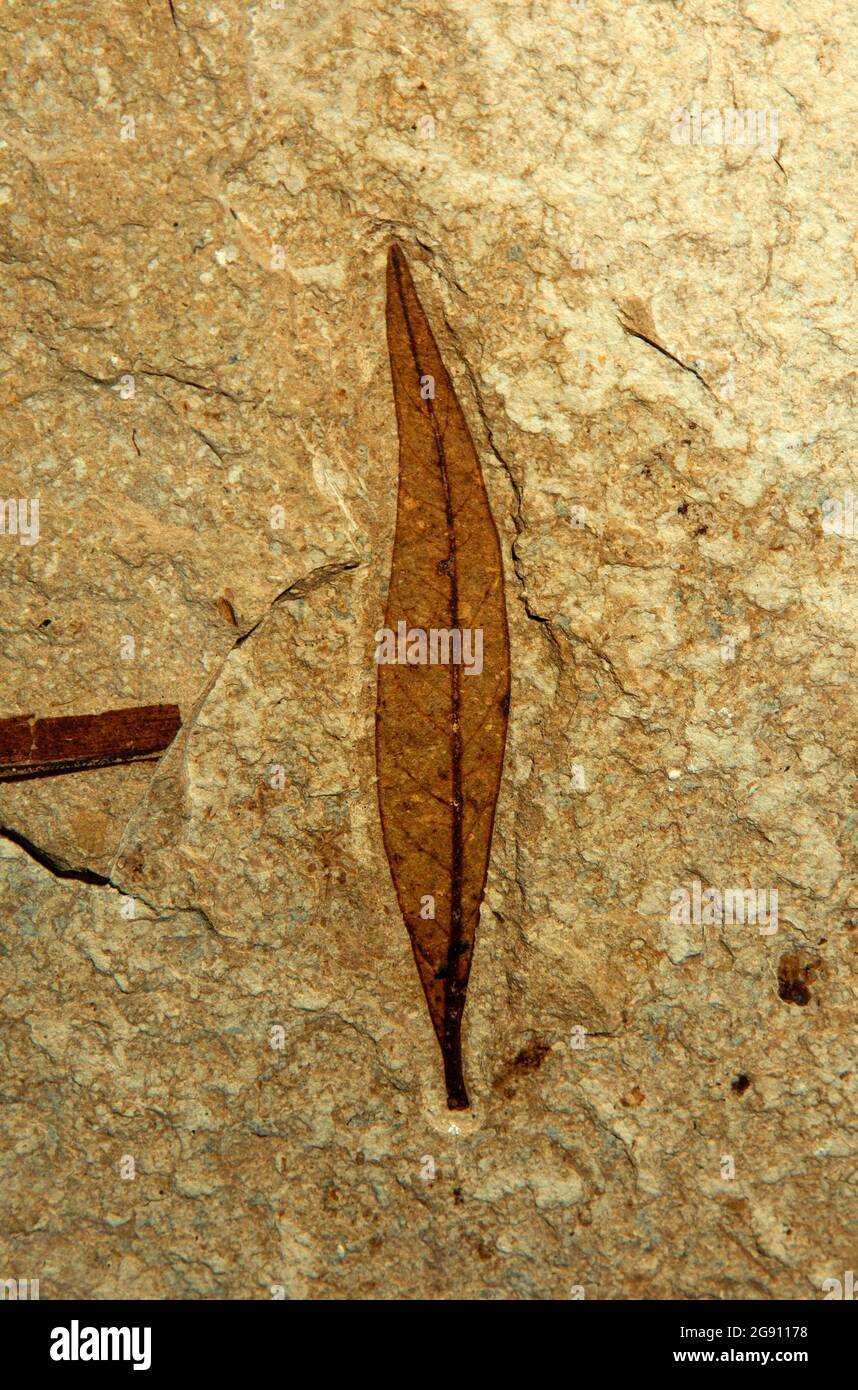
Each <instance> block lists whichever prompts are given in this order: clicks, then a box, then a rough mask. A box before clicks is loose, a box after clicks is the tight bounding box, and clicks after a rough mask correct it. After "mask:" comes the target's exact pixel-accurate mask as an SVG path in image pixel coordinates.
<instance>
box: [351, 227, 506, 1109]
mask: <svg viewBox="0 0 858 1390" xmlns="http://www.w3.org/2000/svg"><path fill="white" fill-rule="evenodd" d="M387 341H388V348H389V352H390V370H391V376H392V380H393V396H394V402H395V405H396V421H397V426H398V431H399V492H398V500H397V514H396V533H395V538H394V543H393V560H392V565H391V573H390V586H389V590H388V596H387V608H386V617H385V627H384V629H382V630H381V631H380V632H378V633H376V643H377V650H376V660H377V661H378V662H379V669H378V699H377V706H376V764H377V771H378V800H379V809H380V813H381V824H382V832H383V836H384V846H385V850H386V852H387V858H388V861H389V863H390V870H391V874H392V876H393V882H394V886H395V888H396V895H397V898H398V900H399V906H400V908H401V910H402V915H403V918H404V919H405V924H406V926H407V928H408V932H409V936H410V938H411V945H412V949H413V951H414V958H415V961H416V963H417V969H418V972H419V975H420V980H421V983H422V985H423V990H424V993H425V995H426V1001H427V1003H428V1006H429V1013H430V1015H431V1018H432V1023H433V1025H434V1028H435V1032H436V1035H437V1038H438V1042H439V1043H440V1046H441V1052H442V1055H443V1058H444V1074H445V1081H446V1087H447V1104H448V1106H449V1108H450V1109H451V1110H461V1109H465V1108H466V1107H467V1106H468V1104H469V1101H468V1096H467V1091H466V1089H465V1082H464V1076H463V1072H462V1042H461V1036H462V1015H463V1012H464V1008H465V995H466V990H467V985H468V976H469V974H470V969H471V960H472V956H473V950H474V940H475V936H476V930H477V923H478V920H479V914H480V903H481V901H482V896H483V890H484V888H485V882H486V874H487V872H488V863H489V852H490V848H491V839H492V827H493V823H494V815H495V805H496V802H497V796H498V789H499V786H500V779H501V770H502V767H503V756H504V745H505V742H506V729H507V719H508V712H509V637H508V632H507V619H506V606H505V602H504V579H503V566H502V563H501V551H500V543H499V541H498V534H497V529H496V527H495V524H494V520H493V518H492V514H491V510H490V508H489V501H488V496H487V494H486V488H485V483H484V482H483V476H482V472H481V470H480V464H479V459H478V457H477V453H476V450H475V448H474V445H473V442H472V440H471V436H470V433H469V431H468V426H467V423H466V421H465V416H464V414H463V412H462V408H461V406H460V404H459V401H458V400H457V398H456V394H455V391H454V389H453V384H452V382H451V380H450V377H449V375H448V373H447V370H446V368H445V366H444V363H443V361H442V360H441V355H440V353H439V351H438V346H437V344H436V342H435V339H434V337H433V334H432V330H431V328H430V326H429V322H428V320H427V318H426V315H425V313H424V311H423V307H422V305H421V304H420V301H419V299H418V297H417V292H416V290H415V288H414V282H413V280H412V278H411V273H410V271H409V269H408V265H407V263H406V260H405V256H404V255H403V253H402V251H401V250H400V249H399V247H398V246H395V245H394V246H392V247H391V249H390V253H389V256H388V263H387Z"/></svg>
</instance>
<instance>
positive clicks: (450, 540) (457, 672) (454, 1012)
mask: <svg viewBox="0 0 858 1390" xmlns="http://www.w3.org/2000/svg"><path fill="white" fill-rule="evenodd" d="M391 260H392V262H393V269H394V273H395V275H396V283H397V285H398V287H399V296H400V299H401V301H402V304H403V306H405V304H406V300H405V286H404V283H403V275H402V270H403V258H402V256H401V254H400V252H399V248H398V247H393V249H392V251H391ZM403 316H404V319H405V328H406V331H407V333H408V342H409V346H410V348H411V354H412V356H413V358H414V365H415V369H416V372H417V379H418V381H420V380H422V379H423V377H424V376H425V375H426V373H425V372H424V370H423V368H424V364H423V363H422V362H421V360H420V350H419V348H418V346H417V342H416V340H415V337H414V328H413V325H412V323H411V318H410V316H409V313H408V309H407V307H404V308H403ZM426 406H427V409H428V411H429V419H430V420H431V422H432V433H433V435H434V438H435V448H436V450H437V454H438V467H439V469H440V471H441V484H442V487H443V489H444V520H445V522H446V526H447V561H446V565H447V569H446V573H447V578H448V579H449V581H450V604H449V622H450V627H451V628H458V627H459V574H458V569H457V563H458V557H457V553H456V530H455V525H454V518H453V502H452V498H451V496H450V478H449V475H448V473H447V459H446V456H445V454H444V435H443V433H442V431H441V429H440V428H439V423H438V416H437V413H436V411H435V401H434V399H433V397H431V396H430V397H428V398H427V401H426ZM449 669H450V755H451V762H452V770H453V794H452V797H451V801H452V810H453V820H452V826H451V844H450V944H449V948H448V953H447V968H446V972H445V975H444V1029H443V1036H442V1038H441V1052H442V1055H443V1058H444V1082H445V1084H446V1087H447V1104H448V1107H449V1109H451V1110H467V1109H468V1106H469V1104H470V1102H469V1100H468V1092H467V1089H466V1087H465V1077H464V1073H463V1071H462V1015H463V1014H464V1012H465V988H466V987H467V976H466V977H465V981H464V986H463V984H462V982H461V981H460V978H459V968H458V967H459V960H460V957H461V955H462V954H463V951H462V725H461V717H460V716H461V707H460V706H461V687H460V681H461V668H460V667H459V666H456V665H455V663H453V662H451V663H450V668H449Z"/></svg>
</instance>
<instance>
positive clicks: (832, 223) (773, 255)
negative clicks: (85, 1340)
mask: <svg viewBox="0 0 858 1390" xmlns="http://www.w3.org/2000/svg"><path fill="white" fill-rule="evenodd" d="M0 22H2V30H3V40H4V51H5V53H6V62H5V67H6V72H5V80H4V87H3V97H2V101H3V112H2V121H0V126H2V132H3V138H2V141H0V200H2V213H3V225H2V229H0V235H2V250H0V262H2V299H0V316H2V318H0V324H1V325H2V337H0V343H2V352H0V368H2V370H0V392H2V396H0V399H2V403H3V411H2V414H0V431H2V449H0V458H2V461H3V464H2V480H3V481H2V488H0V492H2V496H3V498H11V497H16V498H17V497H22V498H34V497H37V498H39V499H40V508H41V516H40V539H39V541H38V543H37V544H35V545H32V546H25V545H23V544H21V543H20V540H19V539H18V538H17V537H16V536H14V535H8V534H6V535H3V536H0V562H2V569H3V592H4V595H5V603H4V613H3V622H2V628H3V641H2V650H0V683H2V684H1V685H0V688H2V700H3V710H2V712H3V713H5V714H18V713H28V712H34V713H38V714H42V715H47V714H60V713H84V712H88V711H92V710H95V709H105V708H112V707H115V706H117V705H121V704H134V703H146V702H156V701H161V700H163V701H176V702H177V703H179V704H180V705H181V708H182V711H183V715H184V718H185V728H184V730H183V733H182V734H181V735H180V737H179V739H178V741H177V742H176V744H174V746H173V747H172V748H171V749H170V750H169V752H168V753H167V754H166V756H165V757H164V759H163V760H162V763H161V764H160V765H159V766H158V767H157V770H156V769H155V768H153V766H151V765H139V766H136V767H133V768H111V769H106V770H104V771H102V772H93V773H84V774H77V775H73V776H67V777H62V778H57V779H52V780H46V781H41V782H36V783H26V784H21V785H17V786H3V787H2V788H0V823H2V825H3V826H5V827H6V828H7V830H10V831H12V832H14V833H15V834H16V835H18V836H23V837H25V839H26V840H28V841H29V842H31V843H32V844H33V845H34V846H37V847H38V849H39V851H40V852H41V853H42V854H43V855H44V856H47V858H48V859H49V860H50V861H51V862H53V863H54V865H55V866H56V868H57V870H58V871H65V872H67V871H68V870H69V869H72V870H73V869H79V868H89V869H94V870H96V871H97V872H99V873H102V874H104V875H106V876H108V877H109V878H110V880H111V882H112V884H113V885H114V886H112V887H111V886H103V887H101V886H92V885H90V884H86V883H83V882H80V881H76V880H74V879H73V878H71V879H70V878H63V877H61V876H59V874H58V873H54V872H52V871H51V870H50V869H49V868H46V867H43V866H42V865H41V864H39V863H37V862H34V859H33V858H32V857H31V855H29V854H28V853H27V852H26V851H25V850H23V849H21V848H19V847H18V846H17V845H16V844H14V843H11V842H10V841H9V840H8V839H5V840H3V841H2V842H0V851H1V852H2V858H3V870H4V872H3V875H2V887H0V891H2V897H3V912H2V937H0V941H2V975H0V979H2V992H3V1016H4V1025H3V1033H2V1045H3V1054H2V1056H3V1062H2V1092H3V1101H4V1104H3V1109H2V1116H3V1120H2V1127H3V1135H2V1141H3V1142H2V1157H0V1190H2V1194H3V1197H2V1203H0V1275H2V1277H4V1278H5V1277H19V1278H27V1277H30V1278H36V1277H38V1278H40V1279H41V1288H42V1296H43V1297H72V1296H81V1297H86V1298H101V1297H114V1296H118V1297H122V1298H140V1297H166V1298H206V1297H227V1298H268V1297H270V1296H271V1290H272V1286H274V1287H275V1294H276V1291H277V1289H278V1288H279V1289H280V1290H283V1291H285V1295H286V1296H287V1297H292V1298H342V1297H385V1298H396V1297H408V1298H414V1297H429V1298H446V1297H451V1296H464V1297H476V1298H534V1297H547V1298H565V1297H569V1296H570V1290H572V1289H573V1288H574V1287H581V1288H583V1289H584V1290H585V1293H586V1296H587V1297H588V1298H613V1299H617V1298H624V1297H631V1298H642V1297H649V1298H653V1297H654V1298H668V1297H683V1298H738V1297H751V1298H768V1297H773V1296H785V1297H798V1298H816V1297H819V1296H820V1285H821V1283H822V1281H823V1280H824V1279H826V1278H829V1277H840V1276H842V1273H843V1271H844V1270H846V1269H849V1268H854V1267H855V1266H856V1260H858V1222H856V1216H855V1198H856V1183H858V1159H856V1139H858V1127H856V1119H855V1101H856V1067H855V1041H854V1039H855V1007H856V973H855V954H856V942H858V931H856V928H858V900H856V887H855V863H856V860H855V827H856V821H858V815H856V812H855V810H854V804H855V803H854V790H855V764H854V747H855V740H854V733H855V704H854V683H855V655H856V635H855V634H856V598H855V594H856V582H855V581H856V563H855V559H856V541H855V534H854V527H853V528H851V533H850V527H849V525H848V519H847V524H845V525H844V526H843V527H841V530H842V531H844V532H845V534H827V533H826V531H825V530H824V529H823V526H822V517H823V506H824V504H825V503H826V499H841V500H844V501H848V494H849V491H850V489H852V490H853V491H858V487H856V478H855V466H854V459H855V457H856V435H855V427H854V415H853V414H852V409H851V408H852V405H853V401H854V396H855V390H856V383H855V367H854V362H855V349H856V328H855V325H856V320H857V319H858V315H857V314H856V293H855V282H856V243H855V230H854V227H855V214H856V197H855V182H854V161H853V143H854V142H853V138H852V137H853V126H854V111H853V106H854V91H855V82H856V66H858V59H856V54H858V24H856V18H855V15H854V13H852V12H850V11H849V9H848V7H846V8H844V7H843V6H835V5H834V4H831V3H828V0H820V3H817V4H816V5H814V6H813V7H810V8H808V7H806V6H804V7H802V6H799V5H795V4H788V3H776V0H771V2H769V0H758V2H757V3H755V2H754V0H750V2H749V3H745V4H744V6H743V7H737V6H736V5H734V4H730V5H727V4H718V3H716V4H714V5H713V4H709V3H707V4H703V3H702V0H693V2H692V3H687V4H684V5H681V6H678V5H673V4H668V3H648V4H638V5H628V4H625V3H620V0H612V2H611V3H596V0H587V3H585V4H574V3H569V0H539V3H536V4H528V5H525V4H524V3H523V2H522V3H517V2H508V0H449V3H443V4H442V3H430V0H416V3H414V4H412V5H408V6H402V5H400V4H394V3H392V0H387V3H385V4H383V5H381V6H377V5H376V6H372V7H358V6H355V5H352V4H350V3H347V2H346V0H337V2H336V3H335V2H334V0H320V3H318V4H315V5H313V6H310V7H308V6H306V5H305V4H303V3H299V0H284V3H283V4H282V6H276V5H275V4H273V3H270V2H269V3H262V2H261V0H259V3H256V4H244V3H241V4H239V3H235V2H234V0H230V2H229V3H218V4H203V3H201V0H173V3H172V4H170V3H169V0H152V3H149V4H146V5H142V4H139V3H133V4H132V3H131V0H124V2H123V0H110V3H107V0H100V2H99V3H95V4H90V3H56V4H47V3H43V4H36V5H27V6H25V5H23V4H20V3H19V4H14V5H7V6H6V7H5V9H4V11H3V15H2V17H0ZM695 100H700V101H701V102H702V105H703V107H704V108H719V109H724V108H733V107H735V108H740V109H744V108H754V109H756V110H767V111H768V112H772V111H776V112H777V116H778V130H777V136H778V138H777V142H776V144H774V145H772V147H771V148H766V147H748V146H738V145H728V144H714V145H684V146H683V145H678V144H675V143H673V142H672V140H671V131H672V129H673V128H674V117H673V112H674V108H676V107H681V106H684V107H690V106H691V103H692V102H694V101H695ZM427 117H431V118H432V120H433V121H434V130H433V128H432V126H431V124H430V123H429V122H428V121H427V120H426V119H425V118H427ZM129 118H132V119H133V129H132V127H131V126H130V123H129ZM129 133H131V134H132V135H133V138H122V137H123V135H125V136H127V135H129ZM393 236H396V237H397V238H399V240H400V242H401V244H402V245H403V247H404V248H405V250H406V253H407V254H408V256H409V258H410V261H411V264H412V266H413V268H414V274H415V278H416V280H417V283H418V288H419V291H420V293H421V296H422V297H423V300H424V303H425V305H426V308H427V311H428V312H429V314H430V316H431V318H432V321H433V326H434V328H435V331H436V334H437V336H438V340H439V343H440V345H441V348H442V351H443V352H444V353H445V356H446V360H447V362H448V365H449V367H450V370H451V373H452V374H453V376H454V379H455V381H456V384H457V389H458V390H459V391H460V394H461V399H462V402H463V405H464V408H465V410H466V412H467V414H468V416H469V419H470V421H471V424H472V430H473V434H474V438H475V442H476V444H477V447H478V449H479V451H480V453H481V457H482V459H483V466H484V471H485V473H486V479H487V485H488V488H489V492H490V497H491V500H492V505H493V508H494V511H495V515H496V518H497V521H498V525H499V529H500V531H501V536H502V540H503V543H504V548H505V558H506V564H507V579H508V607H509V613H510V623H511V639H512V644H513V702H512V712H511V725H510V745H509V749H508V756H507V765H506V772H505V778H504V784H503V788H502V792H501V802H500V807H499V814H498V821H497V826H496V834H495V847H494V855H493V864H492V868H491V872H490V878H489V886H488V891H487V898H486V905H485V906H484V909H483V914H482V923H481V929H480V935H479V937H478V943H477V952H476V962H475V968H474V972H473V975H472V980H471V988H470V995H469V1003H468V1010H467V1014H466V1044H465V1045H466V1067H467V1073H468V1078H469V1086H470V1090H471V1095H472V1100H473V1102H474V1104H473V1109H472V1111H471V1112H470V1113H469V1114H466V1115H464V1116H456V1117H455V1125H456V1128H457V1129H458V1133H456V1132H455V1131H453V1130H451V1116H450V1115H449V1114H448V1112H447V1111H446V1110H445V1108H444V1096H443V1090H442V1084H441V1068H440V1063H439V1057H438V1052H437V1047H436V1044H435V1040H434V1037H433V1035H432V1031H431V1027H430V1025H429V1021H428V1016H427V1013H426V1009H425V1006H424V1002H423V998H422V995H421V993H420V989H419V985H418V981H417V974H416V971H415V969H414V966H413V962H412V959H411V955H410V949H409V945H408V940H407V936H406V933H405V929H404V927H403V925H402V922H401V919H400V917H399V914H398V910H397V907H396V902H395V898H394V895H393V890H392V886H391V882H390V877H389V873H388V869H387V864H386V861H385V858H384V853H383V849H382V845H381V839H380V833H379V824H378V815H377V810H376V805H375V795H374V783H373V777H374V764H373V745H372V722H373V707H374V684H375V670H374V667H373V662H372V651H373V643H372V634H373V632H374V630H375V629H376V628H377V626H378V622H379V616H380V614H381V612H382V607H383V598H384V593H385V588H386V575H387V566H388V561H389V553H390V541H391V536H392V529H393V520H394V516H393V509H394V497H395V476H396V474H395V470H396V433H395V422H394V416H393V409H392V400H391V392H390V384H389V378H388V372H387V361H386V347H385V341H384V329H383V287H384V275H383V266H384V258H385V253H386V249H387V246H388V244H389V242H390V239H391V237H393ZM647 340H648V341H647ZM129 376H130V377H131V378H133V381H132V382H131V383H130V385H129V382H128V381H127V378H128V377H129ZM124 378H126V380H125V381H124V382H123V379H124ZM130 390H133V394H129V392H130ZM276 507H282V508H283V509H284V511H283V515H284V516H285V525H283V526H282V527H278V526H277V525H276V524H275V525H272V522H275V523H276V521H277V520H278V519H279V517H278V515H277V514H276V513H272V508H276ZM290 588H291V593H290V594H288V595H287V596H286V597H285V598H282V599H280V601H279V602H275V600H277V599H278V596H279V595H282V594H283V593H284V591H286V590H288V589H290ZM48 620H50V621H48ZM255 624H258V626H256V627H255V628H254V625H255ZM251 628H254V630H253V631H252V632H251V633H250V635H249V636H247V638H246V640H244V641H243V642H241V643H240V644H239V645H236V641H237V639H238V638H239V637H240V635H241V634H243V633H247V632H249V630H250V629H251ZM128 635H131V636H133V637H134V639H135V644H136V645H135V656H134V659H127V658H125V657H123V656H122V654H121V651H122V648H121V639H122V638H123V637H126V636H128ZM277 768H282V770H283V772H282V775H281V776H279V777H278V774H277V772H276V769H277ZM576 768H577V769H579V771H577V772H576V770H575V769H576ZM279 782H282V784H283V785H282V787H281V786H279V785H278V783H279ZM695 880H696V881H698V882H699V883H701V884H702V885H703V888H704V889H705V888H718V889H720V890H721V891H722V892H723V891H724V890H725V889H727V888H731V887H743V888H750V887H753V888H755V889H759V890H762V891H764V892H766V893H767V894H768V893H770V891H771V890H774V889H777V891H778V894H779V920H778V930H777V931H776V932H774V933H772V934H763V933H761V932H760V931H758V930H757V929H756V927H754V926H752V925H741V924H735V925H734V924H727V923H719V922H717V921H716V922H709V923H705V922H695V921H692V922H690V923H683V922H682V921H676V920H671V918H672V915H673V916H674V917H676V915H677V914H676V912H675V911H674V912H673V914H672V907H671V904H672V898H671V894H675V893H676V890H677V889H679V888H682V887H683V886H685V887H688V888H689V889H690V887H691V885H692V884H693V882H694V881H695ZM277 1027H280V1028H282V1030H283V1033H282V1035H278V1034H277V1033H276V1032H275V1033H272V1028H277ZM576 1029H584V1030H585V1033H584V1034H583V1041H584V1046H583V1047H579V1046H576V1045H575V1044H576V1042H578V1041H580V1040H581V1037H582V1035H581V1033H580V1032H578V1033H576V1031H575V1030H576ZM278 1038H279V1039H280V1040H281V1041H282V1047H272V1045H271V1044H272V1041H274V1042H277V1041H278ZM125 1156H131V1157H132V1158H133V1159H134V1162H135V1172H136V1176H135V1177H134V1178H133V1179H124V1178H123V1177H122V1165H123V1160H124V1157H125ZM430 1158H431V1159H432V1160H433V1162H434V1168H435V1172H434V1178H433V1177H431V1170H432V1164H430V1163H429V1162H428V1161H427V1160H428V1159H430ZM727 1158H730V1159H732V1162H733V1164H734V1167H735V1176H734V1177H730V1176H728V1174H729V1171H730V1169H729V1164H728V1163H726V1162H725V1161H724V1160H725V1159H727ZM126 1171H127V1168H126Z"/></svg>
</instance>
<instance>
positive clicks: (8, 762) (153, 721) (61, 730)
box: [0, 705, 182, 782]
mask: <svg viewBox="0 0 858 1390" xmlns="http://www.w3.org/2000/svg"><path fill="white" fill-rule="evenodd" d="M181 727H182V717H181V714H180V713H179V706H178V705H136V706H134V707H133V708H131V709H111V710H105V711H104V712H103V713H102V714H72V715H59V716H58V717H56V718H53V719H37V718H35V716H34V715H26V714H25V715H18V716H16V717H15V718H14V719H0V782H13V781H21V780H23V779H24V778H32V777H53V776H56V774H57V773H60V772H83V771H85V770H86V769H88V768H94V767H109V766H111V765H112V764H114V763H133V762H140V761H142V760H144V759H154V758H159V757H160V756H161V754H162V753H163V752H164V749H165V748H167V747H168V746H169V745H170V744H171V743H172V741H173V739H174V738H175V737H176V734H177V733H178V732H179V729H180V728H181Z"/></svg>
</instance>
